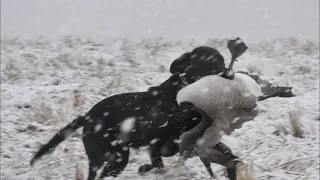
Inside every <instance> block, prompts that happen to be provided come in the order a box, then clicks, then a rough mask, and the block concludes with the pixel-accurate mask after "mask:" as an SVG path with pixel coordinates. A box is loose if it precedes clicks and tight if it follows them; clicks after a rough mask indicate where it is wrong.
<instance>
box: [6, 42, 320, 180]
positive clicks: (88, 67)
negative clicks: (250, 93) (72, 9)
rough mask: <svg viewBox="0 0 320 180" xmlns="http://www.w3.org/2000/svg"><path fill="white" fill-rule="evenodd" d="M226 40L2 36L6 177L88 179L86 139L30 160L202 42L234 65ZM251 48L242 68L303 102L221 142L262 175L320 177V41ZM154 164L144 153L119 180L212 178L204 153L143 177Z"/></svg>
mask: <svg viewBox="0 0 320 180" xmlns="http://www.w3.org/2000/svg"><path fill="white" fill-rule="evenodd" d="M225 44H226V42H225V41H224V40H218V39H212V40H210V41H208V42H202V43H201V42H196V41H165V40H162V39H161V38H159V39H149V40H147V39H146V40H144V41H139V42H138V41H137V42H134V41H129V40H123V39H119V40H105V41H103V40H85V39H80V38H72V37H69V38H64V39H61V40H60V41H56V42H52V41H45V40H42V39H34V40H30V41H20V40H17V39H2V43H1V82H2V84H1V179H4V180H14V179H21V180H24V179H35V180H42V179H75V178H74V176H75V171H76V166H77V164H80V165H81V167H82V168H81V169H83V172H84V173H85V176H86V173H87V159H86V154H85V152H84V148H83V145H82V141H81V139H80V135H79V134H76V135H75V136H74V137H72V138H69V139H68V140H66V141H64V142H63V143H61V144H60V145H59V146H58V147H57V148H56V150H55V151H54V152H53V153H52V154H51V155H49V156H44V157H43V159H41V160H40V161H38V163H36V164H35V166H34V167H33V168H31V167H29V164H28V163H29V161H30V158H31V156H32V154H33V153H34V152H35V151H36V150H37V148H38V147H39V145H40V144H41V143H45V142H47V140H49V139H50V138H51V137H52V136H53V135H54V134H55V133H56V132H57V130H58V129H59V128H61V127H63V126H65V125H66V124H67V123H68V122H70V121H71V120H72V119H73V118H75V117H76V115H79V114H81V113H84V112H86V111H87V110H89V108H91V107H92V106H93V105H94V104H95V103H97V102H98V101H100V100H102V99H103V98H105V97H107V96H110V95H111V94H115V93H121V92H129V91H141V90H146V89H147V88H148V87H149V86H152V85H158V84H160V83H161V82H163V81H164V80H165V79H166V78H168V77H169V76H170V74H169V73H168V72H169V69H168V68H169V65H170V63H171V62H172V61H173V60H174V59H175V58H176V57H178V56H179V55H181V54H182V53H184V52H186V51H190V50H192V49H193V48H194V47H196V46H198V45H208V46H211V47H215V48H217V49H218V50H219V51H221V53H222V54H223V56H224V57H225V59H226V60H228V59H230V54H229V52H228V51H227V49H226V48H225ZM248 46H249V49H248V51H247V52H246V53H245V54H244V55H243V56H241V57H240V58H239V62H238V63H236V67H237V69H239V70H246V71H249V72H256V73H258V74H259V75H261V76H262V77H264V78H266V79H268V80H270V81H271V82H273V83H276V84H278V85H286V86H293V87H294V92H295V93H296V94H298V96H297V97H293V98H288V99H286V98H272V99H269V100H266V101H264V102H261V103H259V108H260V109H261V110H264V113H261V114H260V115H259V116H258V117H257V118H256V119H255V120H254V121H252V122H247V123H245V124H244V125H243V127H242V128H241V129H238V130H236V131H234V132H233V133H232V134H231V135H230V136H224V137H223V142H225V143H226V144H228V145H229V146H230V147H231V148H232V149H233V151H234V153H235V154H236V155H239V156H240V157H241V159H242V160H243V161H244V162H246V163H248V164H251V165H252V166H253V170H254V173H253V176H254V179H259V180H260V179H261V180H263V179H274V180H293V179H299V180H302V179H305V180H317V179H319V47H318V45H317V44H315V43H311V42H309V41H298V40H296V39H293V38H291V39H290V38H289V39H278V40H275V41H269V42H267V41H264V42H261V43H258V44H248ZM75 93H76V94H80V95H76V94H75ZM290 112H296V113H298V114H299V117H300V118H299V119H300V121H299V122H300V125H301V126H302V131H303V133H302V135H303V138H299V137H295V134H294V133H295V131H294V130H293V128H292V123H290V118H289V113H290ZM78 132H80V133H81V131H78ZM298 134H299V132H298ZM300 134H301V133H300ZM147 162H149V159H148V156H146V154H145V153H143V151H142V152H140V153H133V156H131V160H130V164H128V166H127V168H126V169H125V171H124V172H123V173H122V174H121V175H120V176H119V177H118V178H117V179H146V180H147V179H157V180H158V179H175V180H181V179H192V178H193V179H199V180H200V179H208V178H209V176H208V174H207V172H206V170H205V168H204V167H203V165H202V163H201V162H200V160H199V159H198V158H196V157H194V158H192V159H189V160H188V161H187V163H186V165H187V166H186V167H176V164H177V156H175V157H171V158H165V165H166V168H165V171H164V172H158V171H152V172H150V173H148V174H146V175H144V176H141V177H140V176H139V175H138V174H137V169H138V167H139V165H141V164H143V163H147ZM212 168H213V169H214V170H215V171H216V173H217V174H219V176H221V178H222V177H224V176H225V173H224V169H223V168H222V167H221V166H219V165H215V164H212ZM106 179H107V178H106ZM110 179H112V178H110Z"/></svg>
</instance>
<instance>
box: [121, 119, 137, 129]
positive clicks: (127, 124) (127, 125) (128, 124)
mask: <svg viewBox="0 0 320 180" xmlns="http://www.w3.org/2000/svg"><path fill="white" fill-rule="evenodd" d="M135 121H136V118H135V117H130V118H127V119H125V120H124V121H123V122H122V124H121V127H120V129H121V132H123V133H129V132H131V131H132V130H133V128H134V124H135Z"/></svg>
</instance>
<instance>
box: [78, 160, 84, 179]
mask: <svg viewBox="0 0 320 180" xmlns="http://www.w3.org/2000/svg"><path fill="white" fill-rule="evenodd" d="M83 177H84V176H83V171H82V167H81V166H80V164H79V163H78V164H77V167H76V180H83V179H84V178H83Z"/></svg>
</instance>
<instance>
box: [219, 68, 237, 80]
mask: <svg viewBox="0 0 320 180" xmlns="http://www.w3.org/2000/svg"><path fill="white" fill-rule="evenodd" d="M234 74H235V72H234V71H233V70H232V68H228V69H226V70H224V72H223V73H222V75H221V77H223V78H226V79H230V80H233V78H234Z"/></svg>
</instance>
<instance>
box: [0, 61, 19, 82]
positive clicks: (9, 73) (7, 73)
mask: <svg viewBox="0 0 320 180" xmlns="http://www.w3.org/2000/svg"><path fill="white" fill-rule="evenodd" d="M20 74H21V72H20V70H19V69H18V68H17V67H16V66H15V65H14V64H13V63H12V62H9V63H8V64H6V65H5V68H4V70H3V75H2V76H1V79H2V80H4V81H14V80H16V79H18V78H19V76H20ZM3 78H4V79H3Z"/></svg>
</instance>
